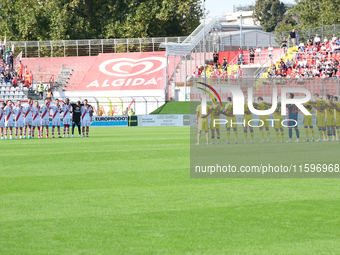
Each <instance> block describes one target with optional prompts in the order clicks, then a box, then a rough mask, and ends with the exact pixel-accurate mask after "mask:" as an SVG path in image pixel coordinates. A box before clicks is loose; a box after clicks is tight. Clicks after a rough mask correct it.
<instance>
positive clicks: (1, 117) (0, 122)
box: [0, 103, 6, 139]
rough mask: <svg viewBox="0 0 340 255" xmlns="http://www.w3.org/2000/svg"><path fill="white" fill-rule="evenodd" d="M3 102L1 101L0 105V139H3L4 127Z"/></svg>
mask: <svg viewBox="0 0 340 255" xmlns="http://www.w3.org/2000/svg"><path fill="white" fill-rule="evenodd" d="M5 106H6V104H5V103H1V106H0V133H1V139H4V127H5Z"/></svg>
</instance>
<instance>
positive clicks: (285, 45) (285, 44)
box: [281, 37, 288, 54]
mask: <svg viewBox="0 0 340 255" xmlns="http://www.w3.org/2000/svg"><path fill="white" fill-rule="evenodd" d="M281 46H282V49H283V54H286V52H287V46H288V42H287V40H286V37H283V40H282V44H281Z"/></svg>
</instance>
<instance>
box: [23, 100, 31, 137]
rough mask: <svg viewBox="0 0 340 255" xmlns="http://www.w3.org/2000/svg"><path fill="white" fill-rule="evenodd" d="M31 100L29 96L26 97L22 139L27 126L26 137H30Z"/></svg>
mask: <svg viewBox="0 0 340 255" xmlns="http://www.w3.org/2000/svg"><path fill="white" fill-rule="evenodd" d="M32 108H33V101H32V98H31V97H28V98H27V104H25V105H24V125H25V128H24V139H26V134H27V127H28V139H31V130H32V126H33V113H32Z"/></svg>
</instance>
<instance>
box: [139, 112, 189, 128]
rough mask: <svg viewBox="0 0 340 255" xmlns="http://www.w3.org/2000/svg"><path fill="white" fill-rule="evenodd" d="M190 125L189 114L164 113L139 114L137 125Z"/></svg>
mask: <svg viewBox="0 0 340 255" xmlns="http://www.w3.org/2000/svg"><path fill="white" fill-rule="evenodd" d="M189 125H190V115H189V114H188V115H181V114H164V115H142V116H139V121H138V126H153V127H155V126H173V127H182V126H189Z"/></svg>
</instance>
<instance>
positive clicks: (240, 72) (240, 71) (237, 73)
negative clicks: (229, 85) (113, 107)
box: [236, 66, 243, 78]
mask: <svg viewBox="0 0 340 255" xmlns="http://www.w3.org/2000/svg"><path fill="white" fill-rule="evenodd" d="M236 75H237V78H242V75H243V72H242V68H241V67H240V66H239V67H238V69H237V71H236Z"/></svg>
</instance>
